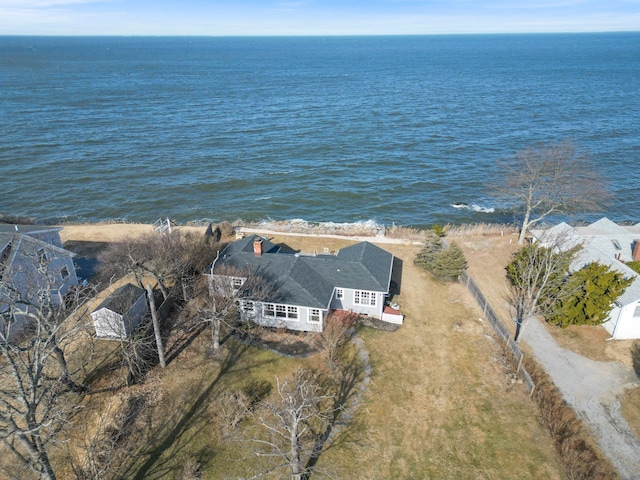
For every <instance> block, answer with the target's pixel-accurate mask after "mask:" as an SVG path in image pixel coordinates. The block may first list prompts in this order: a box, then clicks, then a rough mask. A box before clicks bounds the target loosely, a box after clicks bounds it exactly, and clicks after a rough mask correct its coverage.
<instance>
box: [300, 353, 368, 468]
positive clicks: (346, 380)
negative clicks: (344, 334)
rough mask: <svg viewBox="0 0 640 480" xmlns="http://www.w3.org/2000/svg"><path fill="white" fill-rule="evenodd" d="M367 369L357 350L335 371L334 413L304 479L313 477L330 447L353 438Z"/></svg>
mask: <svg viewBox="0 0 640 480" xmlns="http://www.w3.org/2000/svg"><path fill="white" fill-rule="evenodd" d="M363 373H364V368H363V365H362V360H361V359H360V358H359V355H358V353H357V352H352V353H351V355H350V356H349V357H348V358H347V359H345V361H344V363H343V364H342V365H341V366H340V367H339V368H338V369H337V370H336V371H335V373H334V378H335V380H336V392H335V399H334V405H333V414H332V417H331V419H330V421H329V423H328V425H327V428H326V429H325V431H324V432H322V433H321V434H320V435H319V436H318V438H317V440H316V442H315V444H314V447H313V451H312V454H311V457H310V458H309V460H308V461H307V464H306V465H305V472H306V473H305V475H304V476H303V479H304V480H309V478H310V477H311V474H312V473H313V470H314V468H315V467H316V464H317V463H318V460H320V456H321V455H322V454H323V453H324V452H326V451H327V450H328V449H330V448H336V447H339V446H343V445H345V444H346V443H348V442H349V441H350V433H351V431H352V428H353V427H355V426H356V417H355V412H356V409H357V407H358V406H359V404H360V401H361V398H360V395H361V394H362V393H363V391H364V389H362V390H361V387H360V384H361V382H362V380H363V376H364V375H363Z"/></svg>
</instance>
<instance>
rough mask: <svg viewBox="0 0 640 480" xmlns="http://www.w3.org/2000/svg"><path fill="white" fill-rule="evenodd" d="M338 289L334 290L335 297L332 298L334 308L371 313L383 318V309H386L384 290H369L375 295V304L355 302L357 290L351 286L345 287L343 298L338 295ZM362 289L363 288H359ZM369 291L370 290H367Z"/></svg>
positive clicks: (375, 316)
mask: <svg viewBox="0 0 640 480" xmlns="http://www.w3.org/2000/svg"><path fill="white" fill-rule="evenodd" d="M336 291H337V289H336V290H334V293H333V298H332V299H331V308H332V309H334V310H346V311H351V312H356V313H360V314H362V315H369V316H370V317H373V318H382V310H383V309H384V301H385V294H384V293H382V292H369V293H371V294H373V295H375V298H376V304H375V305H362V304H357V303H355V301H354V300H355V292H356V290H354V289H350V288H343V289H342V291H343V292H344V295H343V298H342V299H339V298H337V297H336ZM358 291H361V290H358ZM365 291H368V290H365Z"/></svg>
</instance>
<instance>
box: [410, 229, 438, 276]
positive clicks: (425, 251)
mask: <svg viewBox="0 0 640 480" xmlns="http://www.w3.org/2000/svg"><path fill="white" fill-rule="evenodd" d="M440 250H442V244H441V243H440V239H439V238H438V237H437V236H436V235H429V236H428V237H427V239H426V240H425V242H424V247H422V250H420V252H419V253H418V255H416V259H415V260H414V263H415V265H416V266H418V267H420V268H422V269H423V270H426V271H427V272H431V271H432V270H433V266H434V262H435V258H436V255H437V254H438V252H440Z"/></svg>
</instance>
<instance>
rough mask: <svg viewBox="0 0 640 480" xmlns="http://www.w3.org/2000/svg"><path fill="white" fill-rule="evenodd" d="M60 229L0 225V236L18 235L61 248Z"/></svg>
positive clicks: (38, 226) (39, 226)
mask: <svg viewBox="0 0 640 480" xmlns="http://www.w3.org/2000/svg"><path fill="white" fill-rule="evenodd" d="M61 231H62V228H61V227H46V226H43V225H9V224H5V223H1V224H0V234H20V235H28V236H29V237H32V238H36V239H38V240H42V241H44V242H46V243H48V244H50V245H54V246H56V247H59V248H62V242H61V241H60V232H61Z"/></svg>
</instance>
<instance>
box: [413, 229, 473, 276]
mask: <svg viewBox="0 0 640 480" xmlns="http://www.w3.org/2000/svg"><path fill="white" fill-rule="evenodd" d="M414 263H415V264H416V265H417V266H418V267H420V268H422V269H423V270H426V271H427V272H429V273H430V274H431V275H433V276H434V277H436V278H437V279H438V280H457V278H458V277H459V276H460V275H462V271H463V270H464V269H465V268H466V266H467V259H466V258H465V257H464V253H462V249H461V248H460V247H459V246H458V245H457V244H456V243H451V245H450V246H449V247H448V248H444V247H443V245H442V242H441V240H440V238H438V237H437V236H436V235H430V236H429V237H428V238H427V240H425V245H424V247H422V250H420V252H419V253H418V255H416V259H415V260H414Z"/></svg>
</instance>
